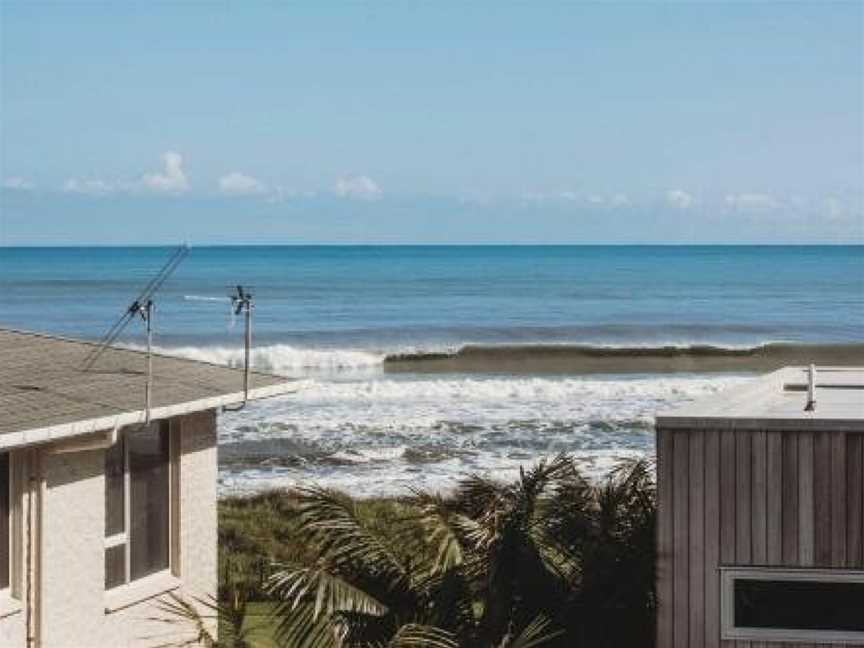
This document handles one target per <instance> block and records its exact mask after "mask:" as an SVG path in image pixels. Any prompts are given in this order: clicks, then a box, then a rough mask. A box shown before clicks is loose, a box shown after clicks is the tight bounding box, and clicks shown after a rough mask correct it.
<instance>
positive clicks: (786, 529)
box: [782, 434, 798, 565]
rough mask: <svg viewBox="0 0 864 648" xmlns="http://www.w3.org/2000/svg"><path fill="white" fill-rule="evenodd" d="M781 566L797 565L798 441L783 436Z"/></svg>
mask: <svg viewBox="0 0 864 648" xmlns="http://www.w3.org/2000/svg"><path fill="white" fill-rule="evenodd" d="M782 517H783V564H784V565H795V564H797V563H798V439H797V438H796V437H795V435H794V434H784V435H783V513H782Z"/></svg>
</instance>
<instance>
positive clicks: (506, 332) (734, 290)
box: [0, 246, 864, 494]
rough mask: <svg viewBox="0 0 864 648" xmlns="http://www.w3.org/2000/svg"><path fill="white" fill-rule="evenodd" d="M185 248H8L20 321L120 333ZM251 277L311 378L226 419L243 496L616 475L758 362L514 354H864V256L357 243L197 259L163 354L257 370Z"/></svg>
mask: <svg viewBox="0 0 864 648" xmlns="http://www.w3.org/2000/svg"><path fill="white" fill-rule="evenodd" d="M171 251H172V250H171V248H0V289H2V299H0V326H6V327H14V328H23V329H34V330H39V331H47V332H51V333H56V334H61V335H68V336H77V337H85V338H93V339H96V338H99V337H100V335H101V334H102V333H103V332H104V331H105V330H106V329H107V328H108V327H109V326H110V325H111V324H112V323H113V321H114V320H115V319H116V318H118V317H119V316H120V314H121V313H122V312H123V310H124V308H125V307H126V306H128V304H129V302H130V301H131V300H132V299H133V298H134V297H135V296H136V295H137V294H138V292H139V291H140V289H141V288H142V287H143V285H144V284H146V283H147V281H148V280H149V278H150V277H151V276H152V275H153V274H155V273H156V271H158V269H159V268H160V266H161V265H162V264H163V263H164V261H165V260H166V259H167V258H168V257H169V256H170V254H171ZM236 284H242V285H243V286H246V287H249V288H250V289H251V290H252V292H253V293H254V295H255V300H256V307H255V316H254V333H255V336H254V343H255V355H254V360H255V364H256V366H257V367H259V368H262V369H266V370H269V371H274V372H278V373H282V374H286V375H290V376H295V377H298V378H303V379H305V382H304V383H303V388H302V389H301V390H300V391H299V392H298V393H297V394H296V395H294V396H290V397H286V398H283V399H278V400H272V401H267V402H262V403H259V404H256V405H255V406H253V407H252V408H250V409H249V410H247V411H245V412H240V413H236V414H226V415H223V417H222V418H221V422H220V435H221V443H222V446H221V471H220V480H221V486H222V489H223V492H235V491H248V490H254V489H260V488H266V487H270V486H282V485H291V484H296V483H301V482H303V483H308V482H309V481H316V482H318V483H324V484H328V485H334V486H341V487H350V488H351V489H352V490H353V491H354V492H355V493H364V494H378V493H393V492H401V491H402V490H403V489H404V488H405V487H406V486H407V485H409V484H410V485H414V486H420V487H431V488H438V487H442V488H446V487H447V486H448V485H450V484H452V482H453V480H454V479H455V478H457V477H458V476H460V475H463V474H465V473H468V472H484V473H489V474H493V475H498V476H502V477H506V476H508V475H510V474H512V473H513V472H514V471H515V470H516V469H517V468H518V466H519V465H520V464H524V463H530V462H531V461H532V460H534V459H536V458H537V457H540V456H543V455H546V454H550V453H553V452H557V451H560V450H568V451H571V452H574V453H575V454H577V455H578V456H579V457H581V458H582V460H583V463H584V467H585V470H586V471H588V472H589V473H592V474H598V475H599V474H602V472H603V471H604V470H606V469H607V468H608V466H609V465H610V462H613V461H614V460H615V459H617V458H620V457H626V456H633V455H639V454H644V453H650V452H651V451H652V450H653V435H652V428H651V417H652V415H653V413H654V412H655V411H656V410H657V409H659V408H663V407H667V406H671V405H675V404H678V403H682V402H685V401H687V400H690V399H692V398H696V397H698V396H701V395H704V394H708V393H711V392H713V391H716V390H718V389H721V388H723V387H725V386H727V385H729V384H734V383H736V382H740V381H742V380H746V379H747V376H748V375H750V372H752V371H753V370H754V368H753V367H752V366H750V365H748V364H747V362H745V361H742V362H741V363H740V366H738V365H736V367H735V370H733V371H724V372H722V373H718V372H716V371H713V370H712V371H700V368H699V366H700V365H699V363H698V361H697V362H696V363H695V364H694V365H693V370H692V371H689V372H685V373H682V372H680V371H674V372H673V371H665V370H662V371H656V370H655V371H653V372H647V373H646V372H641V371H639V370H638V367H636V365H634V367H635V368H634V369H633V370H629V369H628V366H627V357H628V356H627V354H625V355H624V357H623V359H622V358H621V357H619V358H618V359H617V360H616V362H615V363H614V365H613V364H610V370H609V372H607V373H604V372H602V371H600V372H599V373H598V371H597V370H596V368H595V369H594V370H592V371H590V372H589V371H584V370H583V369H582V366H581V364H580V361H579V358H578V357H576V356H574V359H573V362H572V363H570V364H567V363H565V365H566V366H565V368H564V369H562V367H561V365H560V364H558V365H556V366H555V368H554V370H546V369H545V368H544V366H543V363H542V362H534V363H532V362H531V361H528V362H526V363H525V365H524V368H520V367H518V366H517V365H518V361H517V362H516V363H515V364H514V362H513V361H512V357H511V356H512V353H513V350H514V349H515V350H517V351H518V352H520V353H522V355H521V356H518V357H520V358H521V357H526V358H528V360H532V358H531V357H530V356H531V353H529V352H526V351H525V349H526V348H527V349H529V350H530V349H535V350H538V352H541V355H542V351H544V350H545V349H547V348H549V347H554V348H555V349H559V350H560V349H562V348H564V349H577V350H579V349H588V350H589V351H592V350H593V351H592V352H593V353H595V355H596V353H597V349H600V350H605V349H613V350H614V349H630V348H633V347H639V348H640V349H645V348H649V349H653V348H659V347H666V346H672V347H675V348H691V347H693V348H702V347H706V346H707V347H714V348H719V349H733V350H735V349H737V350H741V349H749V348H759V347H762V346H763V345H771V344H776V343H790V344H792V345H793V346H794V345H800V344H813V343H819V344H827V345H834V346H836V345H850V346H849V348H854V347H855V345H860V344H861V343H864V247H861V246H836V247H817V246H814V247H781V246H778V247H723V246H710V247H697V246H692V247H690V246H680V247H618V246H610V247H603V246H590V247H580V246H561V247H556V246H513V247H411V246H405V247H402V246H400V247H371V246H358V247H343V246H340V247H211V248H192V249H191V250H190V253H189V255H188V257H187V258H186V260H185V261H184V262H183V263H182V264H181V265H180V267H179V268H178V269H177V271H176V273H175V274H174V275H173V276H172V277H171V278H170V279H169V280H168V281H167V282H166V283H165V285H164V286H163V287H162V289H161V290H160V291H159V292H158V294H157V296H156V298H155V301H156V308H157V317H156V330H157V335H156V343H157V345H158V346H159V348H160V349H162V350H163V351H165V352H167V353H175V354H179V355H184V356H187V357H193V358H200V359H206V360H211V361H216V362H225V363H238V362H240V361H241V360H242V354H241V352H240V347H241V344H242V337H241V336H242V324H241V323H240V322H234V321H233V318H232V317H231V315H230V308H229V302H228V300H227V295H228V294H229V293H230V292H231V291H232V289H233V286H235V285H236ZM127 331H128V335H127V336H124V339H123V342H124V343H128V344H133V345H135V344H140V343H141V341H142V338H141V327H140V325H138V323H133V324H132V325H131V326H130V327H129V329H127ZM466 349H469V350H470V349H474V350H475V351H476V350H480V351H481V352H482V353H481V357H480V360H477V361H474V362H466V363H464V364H460V360H461V359H462V356H463V354H465V353H467V351H466ZM520 350H521V351H520ZM506 353H510V354H511V356H507V355H506ZM499 354H501V355H499ZM406 355H410V356H411V358H412V359H413V362H411V363H408V364H407V365H405V364H400V363H399V362H395V360H396V358H397V357H398V356H402V357H404V356H406ZM442 357H444V358H450V359H455V361H453V362H450V364H446V363H445V364H444V365H442V366H438V365H436V364H435V361H436V359H438V360H440V359H441V358H442ZM507 357H510V360H511V361H510V362H509V363H507V362H503V359H506V358H507ZM695 357H696V358H697V360H698V357H700V356H699V354H698V353H697V354H696V355H695ZM427 365H428V368H429V370H427ZM514 366H515V368H514ZM433 369H434V370H433Z"/></svg>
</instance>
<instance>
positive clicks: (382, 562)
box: [298, 488, 409, 590]
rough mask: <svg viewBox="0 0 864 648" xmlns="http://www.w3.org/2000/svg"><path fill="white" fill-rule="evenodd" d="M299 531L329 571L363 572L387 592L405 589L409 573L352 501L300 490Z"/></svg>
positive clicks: (321, 490) (323, 491)
mask: <svg viewBox="0 0 864 648" xmlns="http://www.w3.org/2000/svg"><path fill="white" fill-rule="evenodd" d="M298 510H299V512H300V520H301V521H300V527H299V532H300V533H301V534H304V535H307V537H309V538H310V539H311V540H312V541H313V542H314V543H315V544H316V545H317V551H318V555H319V557H320V558H321V560H322V561H323V562H324V563H326V564H327V565H328V567H329V568H330V570H331V571H334V572H337V573H351V572H356V571H357V570H358V569H359V570H364V576H366V577H368V578H369V579H371V580H376V581H378V583H379V584H380V585H381V586H383V588H384V589H386V590H394V589H395V590H399V589H405V588H406V587H407V582H408V580H409V574H408V570H407V568H406V566H405V565H403V564H402V562H401V561H400V560H399V558H398V556H397V554H396V552H395V551H394V550H393V549H392V547H391V546H390V545H389V543H388V541H387V540H386V539H385V538H383V537H381V536H379V535H378V534H376V533H374V532H373V531H372V530H370V529H369V528H367V526H366V525H365V524H364V523H363V521H362V519H361V518H360V516H359V515H358V512H357V509H356V507H355V504H354V502H353V500H351V499H350V498H348V497H346V496H344V495H340V494H339V493H337V492H335V491H332V490H329V489H324V488H306V489H302V490H301V491H300V504H299V506H298Z"/></svg>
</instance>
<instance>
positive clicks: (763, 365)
mask: <svg viewBox="0 0 864 648" xmlns="http://www.w3.org/2000/svg"><path fill="white" fill-rule="evenodd" d="M160 351H162V352H163V353H167V354H170V355H178V356H181V357H186V358H191V359H194V360H202V361H206V362H212V363H216V364H222V365H228V366H241V365H242V363H243V350H242V349H241V348H238V347H228V346H208V347H194V346H187V347H172V348H161V349H160ZM810 363H815V364H820V365H849V364H857V365H860V364H864V344H862V343H849V344H797V343H786V342H772V343H766V344H761V345H757V346H740V347H735V346H712V345H665V346H595V345H579V344H549V345H547V344H534V345H471V344H469V345H464V346H461V347H458V348H455V349H433V350H413V349H408V350H399V351H395V352H392V351H391V352H389V353H387V352H385V351H378V352H376V351H369V350H364V349H327V348H323V349H322V348H303V347H298V346H292V345H287V344H272V345H266V346H259V347H256V348H255V349H254V350H253V354H252V364H253V366H254V367H255V368H256V369H259V370H262V371H271V372H274V373H280V374H286V375H296V374H303V373H328V374H332V373H342V372H357V371H370V370H379V371H384V372H388V373H404V372H409V373H508V374H567V373H573V374H592V373H677V372H692V373H702V372H741V371H743V372H750V371H770V370H772V369H776V368H779V367H782V366H786V365H800V364H810Z"/></svg>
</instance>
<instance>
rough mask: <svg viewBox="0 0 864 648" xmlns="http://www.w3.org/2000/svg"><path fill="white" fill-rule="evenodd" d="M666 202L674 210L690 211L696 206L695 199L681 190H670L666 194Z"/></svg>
mask: <svg viewBox="0 0 864 648" xmlns="http://www.w3.org/2000/svg"><path fill="white" fill-rule="evenodd" d="M666 202H667V203H669V204H670V205H672V206H673V207H675V208H676V209H690V208H691V207H693V206H694V205H695V204H696V198H694V197H693V195H692V194H689V193H687V192H686V191H684V190H682V189H670V190H669V191H667V192H666Z"/></svg>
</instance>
